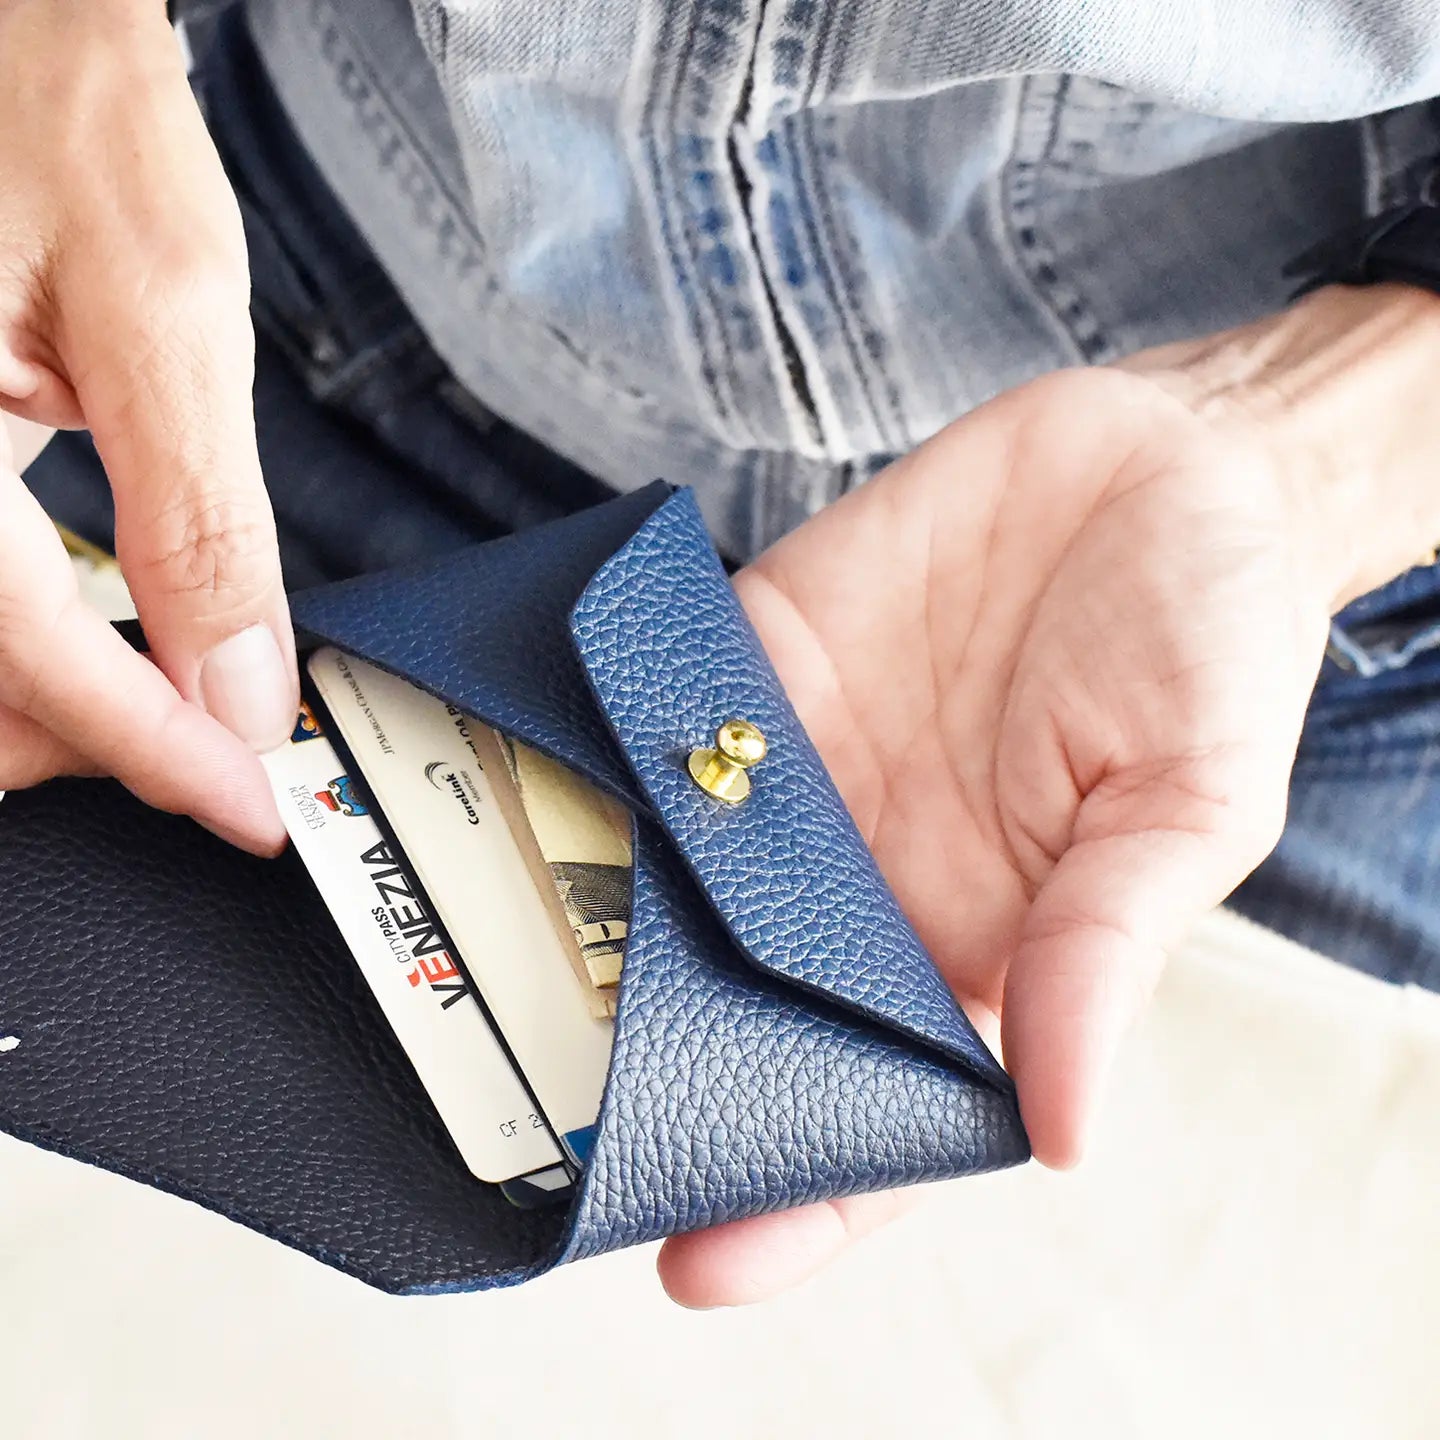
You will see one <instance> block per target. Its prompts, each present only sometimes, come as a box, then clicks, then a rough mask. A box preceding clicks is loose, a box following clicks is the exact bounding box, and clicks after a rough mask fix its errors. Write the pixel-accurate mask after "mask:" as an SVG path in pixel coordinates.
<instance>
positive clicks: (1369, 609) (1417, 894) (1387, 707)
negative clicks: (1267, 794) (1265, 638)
mask: <svg viewBox="0 0 1440 1440" xmlns="http://www.w3.org/2000/svg"><path fill="white" fill-rule="evenodd" d="M1335 634H1336V637H1337V640H1338V641H1339V642H1342V643H1343V645H1344V647H1345V648H1344V649H1341V648H1340V646H1339V645H1337V644H1335V643H1332V647H1331V656H1332V658H1331V659H1328V660H1327V661H1326V663H1325V666H1324V669H1323V672H1322V675H1321V679H1320V683H1319V685H1318V686H1317V687H1316V691H1315V695H1314V698H1313V699H1312V701H1311V705H1310V712H1309V715H1308V716H1307V719H1306V725H1305V731H1304V735H1303V737H1302V740H1301V744H1300V750H1299V754H1298V756H1297V758H1296V763H1295V772H1294V775H1293V778H1292V780H1291V785H1290V811H1289V815H1288V818H1287V821H1286V826H1285V833H1284V835H1283V836H1282V838H1281V841H1280V844H1279V846H1278V847H1277V849H1276V851H1275V853H1274V855H1273V856H1272V857H1271V858H1270V859H1269V860H1267V861H1266V862H1265V864H1264V865H1262V866H1261V867H1260V869H1259V870H1258V871H1256V873H1255V875H1254V876H1252V877H1251V879H1250V880H1249V881H1247V882H1246V884H1245V885H1243V886H1242V887H1241V888H1240V890H1239V891H1237V892H1236V894H1235V896H1234V897H1233V899H1232V904H1233V905H1234V906H1235V908H1236V909H1237V910H1239V911H1240V912H1241V913H1242V914H1245V915H1247V916H1249V917H1250V918H1251V919H1252V920H1256V921H1259V922H1260V923H1261V924H1263V925H1266V926H1268V927H1270V928H1271V929H1274V930H1279V931H1281V932H1282V933H1284V934H1286V935H1289V936H1291V937H1292V938H1293V939H1295V940H1298V941H1300V943H1301V944H1304V945H1308V946H1310V947H1311V948H1312V949H1315V950H1318V951H1320V952H1321V953H1322V954H1326V955H1329V956H1331V957H1333V958H1334V959H1336V960H1341V961H1343V962H1345V963H1346V964H1348V965H1353V966H1355V967H1356V968H1357V969H1360V970H1365V971H1368V972H1369V973H1370V974H1372V975H1378V976H1380V977H1381V978H1383V979H1386V980H1392V981H1396V982H1398V983H1413V984H1419V985H1425V986H1427V987H1428V988H1430V989H1436V990H1440V885H1437V882H1440V649H1437V648H1436V644H1435V641H1434V638H1433V637H1435V636H1436V635H1437V634H1440V570H1437V568H1436V567H1433V566H1430V567H1420V568H1417V569H1415V570H1411V571H1409V572H1407V573H1406V574H1405V575H1402V576H1401V577H1399V578H1398V579H1397V580H1395V581H1393V582H1392V583H1391V584H1389V585H1387V586H1384V587H1382V588H1381V589H1380V590H1377V591H1375V592H1373V593H1372V594H1370V595H1367V596H1364V597H1363V598H1362V599H1360V600H1358V601H1356V602H1355V604H1353V605H1352V606H1350V607H1349V608H1348V609H1347V610H1345V611H1344V612H1342V614H1341V615H1340V616H1339V617H1338V619H1337V622H1336V627H1335ZM1357 662H1358V663H1357Z"/></svg>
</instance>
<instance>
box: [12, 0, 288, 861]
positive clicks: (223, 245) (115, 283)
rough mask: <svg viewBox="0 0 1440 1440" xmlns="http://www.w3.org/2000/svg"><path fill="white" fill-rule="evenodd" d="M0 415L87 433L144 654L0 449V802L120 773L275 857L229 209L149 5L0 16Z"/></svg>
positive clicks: (259, 514) (265, 561) (268, 592)
mask: <svg viewBox="0 0 1440 1440" xmlns="http://www.w3.org/2000/svg"><path fill="white" fill-rule="evenodd" d="M0 136H3V137H4V139H3V142H0V408H3V409H4V410H7V411H9V412H11V413H12V414H15V415H18V416H21V417H23V418H26V419H29V420H33V421H36V422H38V423H40V424H44V425H50V426H82V425H83V426H88V427H89V428H90V429H91V431H92V432H93V434H94V437H95V441H96V445H97V446H98V448H99V451H100V455H101V458H102V460H103V461H104V464H105V468H106V472H107V474H108V475H109V477H110V482H111V486H112V489H113V491H114V494H115V505H116V548H117V551H118V554H119V559H120V561H121V565H122V567H123V569H124V572H125V577H126V580H127V581H128V583H129V586H130V590H131V593H132V594H133V596H134V598H135V602H136V607H137V609H138V610H139V613H140V617H141V620H142V622H143V624H144V627H145V632H146V636H147V638H148V639H149V641H150V645H151V648H152V654H153V660H154V663H152V662H151V660H147V659H144V658H142V657H140V656H139V655H137V654H135V653H134V652H133V651H131V650H130V648H129V647H128V646H127V645H125V643H124V642H123V641H122V640H121V639H120V638H119V637H118V636H117V635H115V633H114V632H113V631H112V630H111V629H110V627H109V626H108V625H106V624H105V623H104V622H103V621H102V620H101V619H100V618H99V617H98V616H97V615H95V614H93V613H91V612H90V611H89V610H87V609H86V608H85V607H84V605H82V604H81V603H80V600H79V597H78V595H77V592H76V586H75V582H74V578H73V575H72V572H71V567H70V565H69V563H68V561H67V558H66V555H65V551H64V549H63V547H62V546H61V544H60V542H59V540H58V538H57V537H56V534H55V532H54V530H53V528H52V527H51V526H50V524H49V522H48V521H47V519H46V517H45V516H44V514H43V513H42V512H41V510H40V508H39V506H38V505H37V503H36V502H35V500H34V499H33V497H32V496H31V495H30V494H29V492H28V491H27V490H26V489H25V486H24V484H23V483H22V481H21V479H20V477H19V475H18V474H17V473H16V469H15V466H14V464H13V457H12V456H11V454H10V452H9V449H8V447H6V446H5V445H4V440H3V435H0V790H7V789H12V790H13V789H19V788H22V787H24V786H26V785H30V784H34V783H36V782H37V781H40V780H42V779H45V778H47V777H49V776H51V775H55V774H62V773H104V774H111V775H115V776H117V777H118V778H119V779H121V780H122V781H124V782H125V784H127V785H128V786H129V787H130V788H131V789H132V790H133V791H134V792H135V793H136V794H137V795H139V796H140V797H141V798H142V799H144V800H147V801H149V802H150V803H152V804H154V805H158V806H160V807H162V808H164V809H167V810H172V811H177V812H182V813H187V814H190V815H193V816H194V817H195V818H196V819H197V820H199V821H201V822H202V823H203V824H205V825H207V826H209V827H210V828H211V829H213V830H215V831H217V832H218V833H220V834H222V835H224V836H226V837H227V838H229V839H232V840H234V841H236V842H237V843H239V844H243V845H245V846H247V847H249V848H251V849H254V850H257V851H261V852H270V851H274V850H276V849H278V848H279V846H280V845H281V844H282V843H283V839H284V832H283V829H282V827H281V825H280V822H279V818H278V816H277V814H276V812H275V807H274V802H273V800H272V799H271V796H270V792H269V789H268V787H267V785H266V783H265V778H264V774H263V772H262V770H261V768H260V765H259V762H258V760H257V758H256V754H255V752H256V751H257V750H260V749H266V748H269V747H271V746H273V745H275V744H278V743H279V742H280V741H281V740H282V739H283V738H284V737H285V735H286V733H287V732H288V730H289V728H290V726H291V725H292V724H293V721H294V717H295V713H296V704H297V682H296V670H295V656H294V642H293V639H292V637H291V631H290V621H289V616H288V611H287V607H286V604H285V597H284V591H283V588H282V584H281V578H280V564H279V555H278V550H277V547H276V540H275V527H274V521H273V518H272V516H271V511H270V505H269V500H268V497H267V496H266V493H265V489H264V485H263V483H262V481H261V478H260V466H259V461H258V458H257V455H256V449H255V431H254V420H253V415H252V411H251V383H252V368H253V344H254V342H253V337H252V334H251V331H250V323H249V315H248V294H249V284H248V276H247V266H246V257H245V246H244V237H243V233H242V229H241V224H240V217H239V213H238V209H237V207H236V204H235V200H234V197H233V195H232V194H231V193H230V190H229V188H228V186H227V184H226V181H225V176H224V173H223V171H222V170H221V167H220V163H219V160H218V158H217V157H216V155H215V151H214V149H213V147H212V146H211V144H210V140H209V137H208V135H207V134H206V132H205V127H204V125H203V123H202V121H201V118H200V115H199V112H198V110H197V108H196V105H195V102H194V100H193V98H192V97H191V94H190V90H189V86H188V84H187V81H186V77H185V73H184V67H183V63H182V61H181V57H180V53H179V48H178V46H177V44H176V41H175V37H174V35H173V34H172V33H171V31H170V28H169V25H168V24H167V22H166V19H165V12H164V6H163V5H161V4H160V3H159V0H6V3H3V4H0Z"/></svg>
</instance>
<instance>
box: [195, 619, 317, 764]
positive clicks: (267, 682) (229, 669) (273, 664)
mask: <svg viewBox="0 0 1440 1440" xmlns="http://www.w3.org/2000/svg"><path fill="white" fill-rule="evenodd" d="M200 694H201V698H202V699H203V700H204V702H205V708H206V710H208V711H209V712H210V714H211V715H213V716H214V717H215V719H217V720H218V721H219V722H220V723H221V724H222V725H223V726H224V727H225V728H226V729H227V730H229V731H231V732H232V733H233V734H235V735H238V736H239V737H240V738H241V739H242V740H243V741H245V743H246V744H247V745H249V746H251V747H252V748H253V749H255V750H259V751H265V750H273V749H274V748H275V746H277V745H279V744H280V742H281V741H282V740H284V739H285V737H286V736H287V735H288V734H289V733H290V731H291V730H292V729H293V728H294V724H295V712H296V708H297V701H296V696H295V684H294V681H293V680H292V679H291V676H290V669H289V667H288V666H287V665H286V664H285V661H284V660H283V659H282V658H281V656H280V646H279V645H278V644H277V643H276V640H275V634H274V632H273V631H272V630H271V629H270V627H269V626H268V625H252V626H250V628H249V629H248V630H242V631H240V633H239V634H238V635H232V636H231V637H230V638H229V639H228V640H222V641H221V642H220V643H219V644H218V645H217V646H216V647H215V648H214V649H213V650H212V651H211V652H210V653H209V654H208V655H207V656H206V657H205V663H204V664H203V665H202V666H201V667H200Z"/></svg>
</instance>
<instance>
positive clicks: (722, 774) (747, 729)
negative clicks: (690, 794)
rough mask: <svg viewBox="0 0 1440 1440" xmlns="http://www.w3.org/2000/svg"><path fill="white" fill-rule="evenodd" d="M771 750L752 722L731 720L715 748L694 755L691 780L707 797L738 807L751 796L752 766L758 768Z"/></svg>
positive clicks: (689, 764)
mask: <svg viewBox="0 0 1440 1440" xmlns="http://www.w3.org/2000/svg"><path fill="white" fill-rule="evenodd" d="M768 748H769V747H768V746H767V745H766V743H765V736H764V735H763V734H761V732H760V727H759V726H758V725H752V724H751V723H750V722H749V721H748V720H727V721H726V722H725V723H724V724H723V725H722V726H721V727H720V728H719V730H717V731H716V732H715V745H714V748H713V749H712V748H711V747H710V746H708V745H704V746H701V747H700V748H699V749H696V750H692V751H691V752H690V759H689V762H688V768H689V771H690V778H691V779H692V780H693V781H694V782H695V783H696V784H697V785H698V786H699V787H700V788H701V789H702V790H703V791H704V792H705V793H706V794H707V795H713V796H714V797H715V798H716V799H717V800H723V801H724V802H725V803H726V804H727V805H738V804H739V803H740V802H741V801H742V800H744V799H745V797H746V796H747V795H749V793H750V776H749V774H748V773H747V772H748V771H749V769H750V767H751V766H752V765H758V764H759V763H760V762H761V761H762V760H763V759H764V758H765V752H766V750H767V749H768Z"/></svg>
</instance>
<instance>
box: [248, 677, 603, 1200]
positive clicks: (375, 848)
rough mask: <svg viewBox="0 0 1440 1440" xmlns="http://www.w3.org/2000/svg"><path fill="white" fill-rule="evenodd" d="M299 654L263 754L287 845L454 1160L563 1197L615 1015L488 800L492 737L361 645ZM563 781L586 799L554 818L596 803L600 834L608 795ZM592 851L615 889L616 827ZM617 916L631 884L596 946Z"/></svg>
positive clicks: (534, 1194)
mask: <svg viewBox="0 0 1440 1440" xmlns="http://www.w3.org/2000/svg"><path fill="white" fill-rule="evenodd" d="M308 671H309V680H310V684H309V685H308V686H307V687H306V698H307V704H306V707H305V710H304V712H303V713H302V714H301V716H300V719H299V722H298V724H297V726H296V729H295V733H294V735H293V736H292V738H291V740H290V741H289V743H288V744H286V745H285V746H283V747H281V748H280V749H279V750H277V751H275V752H273V753H272V754H271V755H269V756H267V757H266V761H265V763H266V767H267V770H268V772H269V774H270V778H271V783H272V785H273V786H274V789H275V795H276V799H277V801H278V802H279V805H280V813H281V815H282V817H283V818H284V821H285V825H286V828H287V829H288V830H289V832H290V836H291V838H292V840H293V841H294V844H295V848H296V850H297V852H298V853H299V855H300V858H301V859H302V860H303V861H304V863H305V865H306V867H307V869H308V870H309V872H310V875H311V877H312V878H313V880H314V882H315V885H316V888H317V889H318V890H319V892H320V895H321V897H322V898H323V900H324V902H325V905H326V907H327V908H328V910H329V911H330V914H331V915H332V917H333V918H334V920H335V923H336V925H337V927H338V928H339V930H340V933H341V935H342V936H343V938H344V940H345V942H346V944H347V945H348V947H349V949H350V951H351V953H352V954H353V955H354V957H355V961H356V963H357V964H358V965H359V967H360V969H361V972H362V973H363V974H364V976H365V978H366V980H367V982H368V983H369V985H370V987H371V989H372V990H373V991H374V993H375V998H376V1000H377V1001H378V1002H379V1004H380V1007H381V1009H382V1010H383V1011H384V1013H385V1017H386V1019H387V1020H388V1021H389V1022H390V1025H391V1028H392V1029H393V1030H394V1032H395V1035H396V1038H397V1040H398V1041H399V1043H400V1044H401V1046H402V1047H403V1048H404V1050H405V1053H406V1055H407V1056H408V1057H409V1059H410V1061H411V1063H412V1065H413V1066H414V1067H415V1071H416V1073H417V1075H418V1076H419V1077H420V1080H421V1082H422V1083H423V1084H424V1086H425V1088H426V1090H427V1091H428V1093H429V1095H430V1098H431V1100H432V1101H433V1103H434V1105H435V1108H436V1110H437V1111H438V1113H439V1115H440V1118H441V1120H442V1121H443V1122H444V1124H445V1126H446V1128H447V1129H448V1131H449V1132H450V1136H451V1138H452V1139H453V1140H454V1142H455V1145H456V1148H457V1149H458V1150H459V1152H460V1154H461V1156H462V1157H463V1159H464V1161H465V1163H466V1165H467V1166H468V1167H469V1169H470V1170H471V1171H472V1172H473V1173H474V1174H475V1175H476V1176H477V1177H478V1178H479V1179H481V1180H486V1181H490V1182H492V1183H498V1184H503V1185H504V1186H505V1189H506V1193H507V1194H508V1195H510V1197H511V1198H512V1199H514V1200H516V1201H517V1203H526V1204H528V1203H539V1202H540V1201H541V1200H543V1199H545V1198H546V1197H549V1198H559V1197H560V1196H561V1195H563V1194H564V1193H565V1191H566V1189H567V1188H568V1186H569V1185H570V1184H571V1183H573V1181H574V1179H575V1178H576V1177H577V1175H578V1173H579V1168H580V1166H581V1165H583V1163H584V1161H585V1159H586V1157H587V1155H588V1153H589V1147H590V1145H591V1143H592V1141H593V1136H594V1124H595V1120H596V1116H597V1114H598V1112H599V1108H600V1098H601V1092H602V1090H603V1088H604V1084H605V1076H606V1072H607V1070H608V1068H609V1062H610V1049H611V1044H612V1040H613V1025H612V1022H611V1021H610V1019H609V1018H607V1014H606V1008H605V1007H604V1005H603V1004H599V1005H597V1003H596V994H597V992H596V990H595V988H594V987H593V985H582V984H581V983H580V982H579V981H578V980H577V970H576V966H575V963H574V955H573V953H572V952H574V950H575V948H576V942H575V939H574V937H573V935H572V934H571V933H570V927H569V926H567V924H566V923H565V920H564V917H563V913H562V912H557V904H556V894H555V893H554V892H551V893H548V894H547V893H545V890H543V889H542V888H541V887H540V886H539V885H537V883H536V881H537V878H540V877H539V876H537V873H536V870H535V867H534V854H535V851H536V849H537V847H536V844H535V842H534V840H533V838H530V837H527V836H525V835H517V833H515V831H513V830H512V826H517V825H518V824H522V823H523V814H522V813H521V812H520V811H518V810H517V809H516V807H515V806H514V805H513V804H511V805H508V806H507V807H505V808H502V806H501V805H500V804H499V803H497V797H496V786H497V783H498V784H499V785H501V786H502V787H511V788H513V784H514V774H513V772H511V773H495V772H496V771H497V769H498V766H499V763H500V762H499V758H497V757H501V756H503V754H504V753H505V752H504V751H503V750H502V749H501V748H500V747H499V746H498V745H497V743H496V738H495V737H494V736H493V734H491V733H489V732H486V731H485V729H484V727H483V726H481V725H479V723H478V722H476V721H473V720H470V719H468V718H467V717H465V716H463V715H461V714H460V713H459V712H458V711H456V710H454V709H452V708H451V707H450V706H448V705H446V704H444V703H443V702H442V701H439V700H436V699H435V698H434V697H433V696H430V695H427V694H425V693H424V692H422V691H420V690H417V689H416V688H415V687H414V686H412V685H410V684H408V683H407V682H405V681H403V680H400V679H397V678H396V677H395V676H393V675H390V674H388V673H386V672H384V671H382V670H377V669H376V668H375V667H374V666H371V665H368V664H366V663H365V662H363V661H360V660H356V659H352V658H350V657H348V656H345V655H343V654H341V653H340V652H338V651H336V650H333V649H324V650H320V651H317V652H316V653H315V654H314V655H313V656H312V657H311V658H310V661H309V665H308ZM482 759H483V760H486V761H488V766H489V768H488V769H487V764H486V763H482ZM576 784H577V785H578V786H579V787H580V789H578V790H577V791H575V792H574V793H573V795H571V792H570V791H568V790H566V791H565V792H564V793H565V794H566V795H571V799H570V800H567V801H566V804H569V803H580V804H582V806H583V808H584V809H585V812H586V813H585V816H584V817H582V818H581V819H580V820H579V821H577V822H576V823H575V825H574V826H570V825H567V827H566V828H567V830H575V829H576V827H578V829H579V830H580V831H586V829H587V827H588V829H589V830H592V831H593V829H594V826H595V824H596V823H597V822H596V821H595V818H594V815H595V814H597V813H598V814H603V815H605V816H607V817H609V819H608V822H607V823H608V824H609V825H610V827H611V831H612V832H614V831H615V827H616V826H620V825H621V824H622V822H621V821H620V820H619V818H618V817H617V816H616V814H615V812H614V810H613V809H611V808H610V802H608V801H601V800H600V798H599V797H598V796H595V795H594V793H593V792H590V793H589V794H588V795H587V794H586V792H589V791H590V787H588V786H587V785H586V784H585V782H583V781H579V780H578V779H577V780H576ZM597 807H598V808H597ZM507 810H508V814H509V818H508V820H507ZM619 813H620V815H623V811H621V812H619ZM622 828H623V827H622ZM527 840H528V844H526V843H522V841H527ZM604 858H605V859H606V861H607V862H613V865H614V867H615V869H616V871H617V872H620V873H623V876H624V882H625V885H626V886H627V887H628V873H629V872H628V866H629V847H628V836H626V837H624V844H623V848H622V847H621V846H620V845H618V844H614V843H612V844H611V845H610V846H609V848H608V849H607V850H606V853H605V857H604ZM611 878H612V879H618V874H617V875H614V876H612V877H611ZM617 893H618V892H617ZM557 913H561V920H560V923H558V924H557V919H556V917H557ZM627 918H628V888H627V889H626V893H625V895H624V898H623V904H622V905H617V908H616V912H615V914H614V916H613V917H611V919H610V920H609V921H608V923H607V925H606V927H604V928H606V929H607V931H608V933H609V939H608V940H607V942H606V943H607V944H612V945H613V946H615V947H623V937H624V933H625V921H626V919H627ZM595 939H596V936H594V935H592V936H590V940H591V943H594V942H595ZM616 959H617V961H618V948H617V955H616ZM581 973H582V974H583V973H585V972H583V971H582V972H581ZM611 993H612V994H613V992H611ZM609 1013H610V1014H613V1008H611V1009H610V1010H609Z"/></svg>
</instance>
